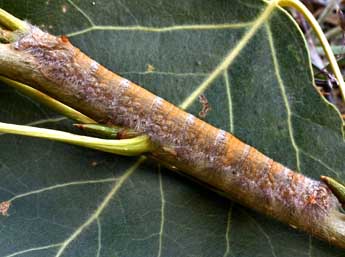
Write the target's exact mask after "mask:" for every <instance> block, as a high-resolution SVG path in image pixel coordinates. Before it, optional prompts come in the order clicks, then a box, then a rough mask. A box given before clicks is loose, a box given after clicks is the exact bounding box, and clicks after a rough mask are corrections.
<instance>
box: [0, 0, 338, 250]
mask: <svg viewBox="0 0 345 257" xmlns="http://www.w3.org/2000/svg"><path fill="white" fill-rule="evenodd" d="M0 7H1V8H4V9H5V10H7V11H9V12H12V13H13V14H14V15H16V16H18V17H20V18H23V19H27V20H29V21H30V22H32V23H33V24H37V25H39V26H41V27H42V28H43V29H45V30H48V31H50V32H51V33H54V34H67V35H69V37H70V40H71V41H72V42H73V43H74V45H76V46H78V47H79V48H81V49H82V50H83V51H84V52H86V53H87V54H88V55H90V56H91V57H92V58H94V59H95V60H97V61H99V62H100V63H101V64H103V65H105V66H106V67H108V68H109V69H111V70H113V71H116V72H117V73H120V74H121V75H123V76H125V77H127V78H129V79H131V80H132V81H135V82H137V83H138V84H140V85H143V86H144V87H145V88H147V89H149V90H151V91H152V92H154V93H155V94H157V95H159V96H161V97H164V98H165V99H167V100H169V101H171V102H172V103H174V104H176V105H180V104H182V103H183V102H184V101H185V100H186V99H190V97H191V96H192V95H193V92H195V90H197V89H198V88H199V86H200V85H201V84H202V82H203V81H205V80H206V79H207V78H209V77H210V76H211V74H212V72H213V71H214V70H215V69H216V67H218V66H219V65H221V64H223V63H224V60H225V58H226V56H228V55H229V54H233V55H235V58H233V61H232V62H231V64H230V66H229V67H228V69H226V71H224V72H222V73H221V74H220V75H219V76H216V78H215V79H214V80H212V81H210V83H207V85H206V86H207V90H206V92H205V95H206V97H207V99H208V101H209V103H210V105H211V107H212V110H211V111H210V112H209V114H208V115H207V117H206V120H207V121H208V122H209V123H211V124H213V125H215V126H217V127H219V128H222V129H225V130H227V131H230V132H232V133H234V134H235V135H236V136H237V137H239V138H241V139H242V140H244V141H245V142H247V143H249V144H251V145H253V146H255V147H256V148H258V149H259V150H260V151H262V152H264V153H265V154H266V155H268V156H270V157H272V158H273V159H275V160H277V161H279V162H281V163H283V164H284V165H287V166H288V167H290V168H292V169H297V170H299V171H300V172H302V173H304V174H306V175H308V176H311V177H313V178H316V179H317V178H318V177H319V175H321V174H323V175H329V176H332V177H335V178H338V179H343V180H345V175H344V172H343V171H344V170H345V167H344V165H345V164H344V161H343V156H344V154H345V145H344V142H343V135H342V122H341V120H340V117H339V114H338V113H337V111H336V110H335V109H334V108H333V107H332V106H330V105H328V104H327V103H326V102H325V101H324V100H323V99H321V97H320V96H319V95H318V94H317V93H316V91H315V89H314V88H313V83H312V74H311V69H310V60H309V56H308V53H307V50H306V45H305V41H304V39H303V37H302V35H301V33H300V31H299V30H298V28H297V27H296V24H295V23H294V21H293V20H292V19H291V18H290V17H289V15H288V14H287V13H286V12H285V11H282V10H275V11H274V12H273V13H272V14H271V15H270V16H269V17H266V19H265V20H264V22H263V24H262V25H261V26H259V27H258V29H257V31H255V33H253V36H251V37H249V38H248V40H247V41H246V42H244V43H245V44H244V45H243V46H242V47H238V46H239V44H240V43H241V42H243V39H244V37H245V35H246V33H247V32H248V31H249V30H250V29H251V28H253V26H255V24H257V22H258V17H260V15H261V14H262V13H263V12H264V10H265V8H266V4H264V3H261V2H259V1H256V0H241V1H240V0H217V1H210V0H201V1H200V0H198V1H197V0H188V1H182V0H181V1H180V0H173V1H168V0H165V1H161V0H150V1H147V0H145V1H144V0H142V1H136V0H128V1H122V0H118V1H106V0H96V1H94V2H93V1H77V0H74V1H73V2H72V1H61V0H54V1H52V0H44V1H43V0H35V1H34V0H16V1H13V0H3V1H0ZM0 99H1V100H0V119H1V121H3V122H11V123H17V124H33V125H37V126H38V125H39V126H44V127H49V128H55V129H60V130H69V131H73V130H72V129H71V126H70V125H71V121H69V120H66V119H64V118H62V117H60V116H59V115H58V114H55V113H52V112H51V111H49V110H47V109H46V108H44V107H43V106H41V105H39V104H37V103H35V102H32V101H31V100H30V99H28V98H27V97H25V96H23V95H21V94H20V93H18V92H16V91H15V90H12V89H10V88H8V87H6V86H5V85H1V87H0ZM200 110H201V106H200V103H198V102H197V101H194V103H193V105H191V106H190V108H189V109H188V111H190V112H192V113H194V114H196V115H197V114H198V112H199V111H200ZM0 174H1V176H0V177H1V179H0V202H1V201H6V200H10V199H14V200H13V202H12V205H11V207H10V209H9V216H8V217H0V256H25V257H30V256H35V257H40V256H42V257H43V256H44V257H49V256H74V257H84V256H95V257H101V256H212V257H213V256H236V257H239V256H244V257H247V256H248V257H259V256H265V257H266V256H273V257H278V256H286V257H291V256H341V254H340V253H341V251H340V250H338V249H335V248H333V247H331V246H329V244H327V243H325V242H320V241H318V240H317V239H314V238H311V237H310V236H308V235H306V234H304V233H301V232H298V231H296V230H294V229H293V228H290V227H288V226H286V225H283V224H280V223H278V222H276V221H274V220H272V219H269V218H266V217H264V216H262V215H260V214H257V213H254V212H253V211H250V210H248V209H246V208H244V207H241V206H240V205H238V204H236V203H232V202H231V201H229V200H227V199H224V198H222V197H220V196H218V195H216V194H215V193H213V192H211V191H208V190H207V189H204V188H202V187H200V186H199V185H196V184H195V183H193V182H190V181H188V180H186V179H185V178H182V177H180V176H177V175H175V174H173V173H172V172H171V171H168V170H165V169H163V168H159V167H158V166H157V165H156V164H155V163H142V164H139V163H138V158H127V157H126V158H125V157H119V156H114V155H110V154H105V153H100V152H97V151H91V150H88V149H83V148H79V147H75V146H70V145H64V144H61V143H55V142H49V141H45V140H38V139H31V138H23V137H18V136H10V135H0ZM258 204H260V203H258Z"/></svg>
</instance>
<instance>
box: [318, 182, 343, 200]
mask: <svg viewBox="0 0 345 257" xmlns="http://www.w3.org/2000/svg"><path fill="white" fill-rule="evenodd" d="M320 178H321V180H322V181H323V182H325V183H326V185H327V186H328V187H329V189H330V190H331V191H332V192H333V194H334V195H335V196H336V197H337V198H338V200H339V202H340V203H341V204H342V205H343V207H345V185H344V184H342V183H340V182H338V181H336V180H335V179H334V178H330V177H327V176H321V177H320Z"/></svg>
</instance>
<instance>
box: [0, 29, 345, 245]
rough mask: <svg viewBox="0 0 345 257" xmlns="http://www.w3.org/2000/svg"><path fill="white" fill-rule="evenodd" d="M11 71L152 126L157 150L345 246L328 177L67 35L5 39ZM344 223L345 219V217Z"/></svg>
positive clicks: (114, 116)
mask: <svg viewBox="0 0 345 257" xmlns="http://www.w3.org/2000/svg"><path fill="white" fill-rule="evenodd" d="M1 47H2V48H3V49H5V48H6V51H7V53H8V54H9V55H12V56H13V58H14V57H15V58H17V59H18V60H19V61H17V62H18V64H17V68H18V69H13V68H10V67H11V58H8V60H4V61H3V62H1V63H0V71H1V72H2V73H3V74H4V75H6V76H7V77H10V78H15V79H16V80H18V81H21V82H23V83H27V84H30V85H31V86H33V87H36V88H38V89H39V90H41V91H43V92H45V93H47V94H48V95H50V96H52V97H54V98H56V99H58V100H60V101H61V102H63V103H65V104H67V105H69V106H71V107H73V108H75V109H77V110H78V111H80V112H82V113H84V114H86V115H88V116H89V117H91V118H93V119H94V120H96V121H97V122H99V123H106V124H114V125H118V126H122V127H125V128H129V129H133V130H135V131H136V132H137V133H139V134H146V135H148V136H149V137H150V139H151V140H152V142H153V143H154V144H155V145H156V146H157V147H156V148H155V150H153V151H152V152H151V153H149V155H150V156H151V157H152V158H154V159H157V160H159V161H161V162H162V163H163V164H165V165H167V166H168V167H173V168H174V169H177V170H180V171H182V172H183V173H185V174H187V175H188V176H191V177H194V178H196V179H197V180H199V181H201V182H203V183H206V184H208V185H209V186H211V187H213V188H215V189H217V190H218V191H221V192H222V193H223V194H224V195H226V196H227V197H228V198H230V199H232V200H234V201H236V202H239V203H241V204H242V205H245V206H248V207H250V208H253V209H255V210H257V211H259V212H261V213H264V214H266V215H268V216H272V217H274V218H276V219H278V220H280V221H282V222H284V223H287V224H290V225H291V226H292V227H297V228H299V229H301V230H305V231H307V232H309V233H311V234H313V235H315V236H317V237H320V238H323V239H326V240H329V241H334V242H335V244H337V245H339V246H340V247H344V248H345V235H344V234H340V233H339V232H338V231H339V230H337V229H335V228H334V226H340V223H334V222H330V220H331V217H332V215H334V214H336V215H339V217H340V218H339V219H340V220H344V219H345V215H343V214H341V213H340V212H339V211H338V209H339V208H340V203H339V201H338V199H337V197H336V196H335V195H334V194H333V193H332V192H331V190H330V189H329V188H328V187H327V185H326V184H325V183H324V182H320V181H315V180H313V179H311V178H308V177H306V176H304V175H302V174H299V173H297V172H294V171H292V170H290V169H289V168H287V167H285V166H283V165H281V164H279V163H277V162H275V161H274V160H272V159H271V158H269V157H267V156H265V155H264V154H262V153H260V152H259V151H258V150H256V149H255V148H253V147H251V146H249V145H247V144H245V143H244V142H242V141H241V140H239V139H237V138H236V137H235V136H234V135H232V134H230V133H228V132H226V131H224V130H221V129H218V128H216V127H214V126H212V125H210V124H208V123H206V122H204V121H202V120H200V119H198V118H197V117H195V116H194V115H192V114H189V113H187V112H185V111H184V110H182V109H180V108H178V107H176V106H174V105H173V104H171V103H169V102H168V101H166V100H164V99H162V98H161V97H159V96H156V95H154V94H152V93H151V92H149V91H147V90H146V89H144V88H142V87H140V86H138V85H136V84H135V83H133V82H131V81H129V80H127V79H125V78H122V77H121V76H119V75H117V74H115V73H113V72H111V71H110V70H108V69H106V68H105V67H103V66H102V65H100V64H98V63H97V62H96V61H94V60H92V59H91V58H89V57H88V56H87V55H85V54H84V53H82V52H81V51H80V50H79V49H78V48H76V47H74V46H73V45H72V44H71V43H70V42H69V40H68V39H67V37H65V36H62V37H56V36H53V35H50V34H48V33H46V32H44V31H42V30H40V29H39V28H37V27H35V26H31V25H30V29H29V32H28V33H26V34H24V35H22V36H21V37H20V38H19V39H18V40H17V41H16V42H14V43H11V44H7V45H3V46H1ZM341 226H343V227H344V224H341Z"/></svg>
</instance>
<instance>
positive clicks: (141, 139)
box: [0, 122, 155, 156]
mask: <svg viewBox="0 0 345 257" xmlns="http://www.w3.org/2000/svg"><path fill="white" fill-rule="evenodd" d="M0 133H9V134H15V135H22V136H30V137H38V138H44V139H50V140H54V141H59V142H64V143H68V144H73V145H79V146H83V147H87V148H92V149H96V150H100V151H103V152H108V153H113V154H119V155H125V156H135V155H140V154H143V153H146V152H151V151H153V150H154V149H155V146H154V145H153V143H152V142H151V140H150V138H149V137H148V136H145V135H143V136H138V137H135V138H131V139H122V140H111V139H100V138H95V137H87V136H79V135H74V134H71V133H67V132H62V131H57V130H52V129H44V128H36V127H30V126H23V125H14V124H7V123H2V122H0Z"/></svg>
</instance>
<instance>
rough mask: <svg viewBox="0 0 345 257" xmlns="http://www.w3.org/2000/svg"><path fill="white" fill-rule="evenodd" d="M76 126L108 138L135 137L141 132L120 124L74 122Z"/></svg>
mask: <svg viewBox="0 0 345 257" xmlns="http://www.w3.org/2000/svg"><path fill="white" fill-rule="evenodd" d="M74 126H75V127H77V128H79V129H82V130H84V131H86V132H90V133H94V134H97V135H99V136H104V137H106V138H117V139H125V138H133V137H136V136H139V135H140V134H139V133H137V132H136V131H134V130H132V129H126V128H123V127H119V126H113V125H111V126H107V125H102V124H74Z"/></svg>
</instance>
